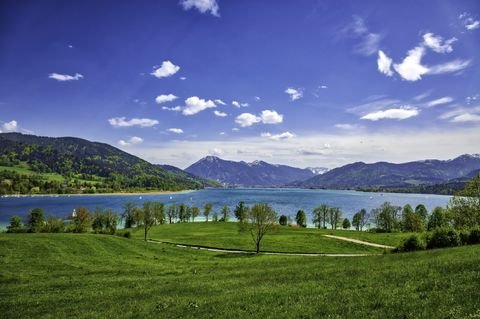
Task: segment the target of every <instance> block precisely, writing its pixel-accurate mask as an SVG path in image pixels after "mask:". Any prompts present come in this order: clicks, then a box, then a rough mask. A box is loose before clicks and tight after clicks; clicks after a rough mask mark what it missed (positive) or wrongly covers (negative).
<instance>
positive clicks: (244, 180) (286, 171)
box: [185, 156, 315, 187]
mask: <svg viewBox="0 0 480 319" xmlns="http://www.w3.org/2000/svg"><path fill="white" fill-rule="evenodd" d="M185 171H186V172H188V173H191V174H194V175H196V176H200V177H202V178H207V179H213V180H216V181H219V182H221V183H224V184H228V185H239V186H264V187H265V186H284V185H286V184H288V183H291V182H294V181H302V180H306V179H308V178H311V177H313V176H315V174H314V173H313V172H312V169H307V168H304V169H302V168H296V167H291V166H287V165H276V164H270V163H267V162H264V161H254V162H251V163H247V162H244V161H240V162H235V161H228V160H223V159H221V158H219V157H216V156H207V157H204V158H202V159H200V160H199V161H198V162H196V163H194V164H192V165H190V166H189V167H187V168H186V169H185Z"/></svg>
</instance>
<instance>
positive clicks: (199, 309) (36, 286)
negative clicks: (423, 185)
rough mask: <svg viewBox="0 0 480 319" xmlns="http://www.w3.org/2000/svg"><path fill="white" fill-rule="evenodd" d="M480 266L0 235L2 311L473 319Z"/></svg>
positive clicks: (472, 254)
mask: <svg viewBox="0 0 480 319" xmlns="http://www.w3.org/2000/svg"><path fill="white" fill-rule="evenodd" d="M159 231H161V227H160V230H159ZM479 264H480V246H478V245H477V246H464V247H459V248H452V249H438V250H431V251H422V252H417V253H408V254H387V255H380V256H370V257H349V258H340V257H335V258H332V257H301V256H271V255H270V256H268V255H258V256H255V255H234V254H228V253H219V252H208V251H200V250H196V249H185V248H174V247H170V246H168V245H160V244H153V243H145V242H143V241H141V240H135V239H126V238H119V237H114V236H108V235H92V234H84V235H82V234H0V287H2V289H1V290H0V313H1V314H2V317H3V318H66V317H68V318H71V317H74V318H299V317H301V318H327V317H328V318H382V319H383V318H476V317H478V316H479V315H480V311H479V310H478V309H480V290H479V289H478V284H479V281H478V280H479V278H478V272H479Z"/></svg>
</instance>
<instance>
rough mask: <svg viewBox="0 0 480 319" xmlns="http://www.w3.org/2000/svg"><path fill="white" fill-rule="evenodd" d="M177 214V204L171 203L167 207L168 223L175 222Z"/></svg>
mask: <svg viewBox="0 0 480 319" xmlns="http://www.w3.org/2000/svg"><path fill="white" fill-rule="evenodd" d="M176 215H177V208H176V206H175V204H170V205H169V206H168V209H167V216H168V223H169V224H173V223H174V221H175V218H176Z"/></svg>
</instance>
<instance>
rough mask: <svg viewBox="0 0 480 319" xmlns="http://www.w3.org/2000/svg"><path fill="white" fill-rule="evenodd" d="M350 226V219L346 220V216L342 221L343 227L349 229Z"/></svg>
mask: <svg viewBox="0 0 480 319" xmlns="http://www.w3.org/2000/svg"><path fill="white" fill-rule="evenodd" d="M350 226H351V225H350V221H349V220H348V218H345V219H344V220H343V222H342V227H343V229H350Z"/></svg>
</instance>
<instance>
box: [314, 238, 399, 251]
mask: <svg viewBox="0 0 480 319" xmlns="http://www.w3.org/2000/svg"><path fill="white" fill-rule="evenodd" d="M323 236H324V237H328V238H333V239H338V240H344V241H349V242H352V243H356V244H360V245H366V246H372V247H377V248H385V249H394V248H395V247H392V246H387V245H381V244H374V243H369V242H368V241H363V240H358V239H353V238H347V237H340V236H334V235H323Z"/></svg>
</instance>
